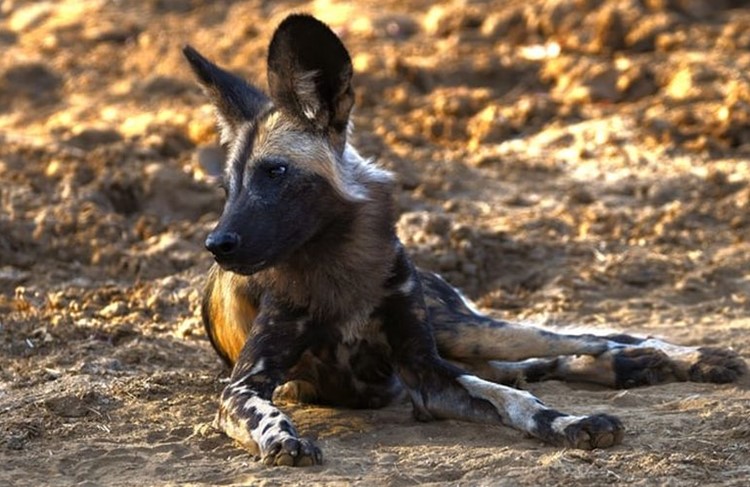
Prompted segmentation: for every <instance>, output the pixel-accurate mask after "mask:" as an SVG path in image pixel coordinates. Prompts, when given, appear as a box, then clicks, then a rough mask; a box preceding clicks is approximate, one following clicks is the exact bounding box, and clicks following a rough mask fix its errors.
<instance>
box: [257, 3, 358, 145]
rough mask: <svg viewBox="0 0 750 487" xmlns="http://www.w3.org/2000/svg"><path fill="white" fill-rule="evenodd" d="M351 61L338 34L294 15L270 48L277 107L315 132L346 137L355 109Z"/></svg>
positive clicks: (272, 90) (271, 87) (270, 83)
mask: <svg viewBox="0 0 750 487" xmlns="http://www.w3.org/2000/svg"><path fill="white" fill-rule="evenodd" d="M351 80H352V61H351V59H350V58H349V53H348V52H346V48H345V47H344V45H343V44H342V43H341V41H340V40H339V38H338V37H337V36H336V34H334V33H333V31H331V29H330V28H328V26H327V25H325V24H324V23H322V22H321V21H319V20H317V19H315V18H313V17H311V16H309V15H299V14H295V15H290V16H289V17H287V18H286V19H284V21H283V22H281V24H280V25H279V27H278V28H277V29H276V32H275V33H274V35H273V39H271V45H270V46H269V48H268V86H269V90H270V94H271V98H272V99H273V101H274V103H275V104H276V106H278V107H279V108H280V109H281V110H283V111H284V112H286V113H288V114H289V115H292V116H294V117H297V118H298V119H301V120H303V121H305V122H308V123H311V124H312V125H313V127H315V128H317V129H323V130H330V129H332V130H333V131H334V132H335V133H336V134H338V135H345V134H346V127H347V124H348V122H349V113H350V112H351V109H352V105H353V104H354V93H353V91H352V86H351Z"/></svg>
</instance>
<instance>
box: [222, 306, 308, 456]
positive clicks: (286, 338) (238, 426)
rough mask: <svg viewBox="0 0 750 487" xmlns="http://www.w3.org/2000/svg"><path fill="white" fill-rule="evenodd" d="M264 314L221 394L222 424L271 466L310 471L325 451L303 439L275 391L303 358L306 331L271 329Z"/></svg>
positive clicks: (294, 326) (295, 326) (275, 324)
mask: <svg viewBox="0 0 750 487" xmlns="http://www.w3.org/2000/svg"><path fill="white" fill-rule="evenodd" d="M267 321H268V320H267V316H265V315H263V314H261V315H260V316H259V317H258V319H257V320H256V323H255V325H254V328H253V332H252V334H251V336H250V337H249V338H248V340H247V343H246V344H245V346H244V348H243V349H242V353H241V354H240V358H239V360H238V361H237V364H236V365H235V367H234V370H233V371H232V376H231V379H230V383H229V384H228V385H227V386H226V387H225V388H224V391H223V392H222V394H221V403H220V405H219V412H218V414H217V416H216V424H217V426H218V427H219V428H220V429H222V430H223V431H224V432H225V433H226V434H227V435H228V436H229V437H231V438H233V439H235V440H236V441H238V442H239V443H240V444H242V445H243V446H244V447H245V448H247V449H248V450H250V451H251V452H253V453H255V454H257V455H259V456H260V459H261V460H262V461H263V463H265V464H266V465H286V466H309V465H315V464H319V463H321V461H322V455H321V452H320V449H319V448H318V447H317V446H316V445H315V444H314V443H313V442H312V441H311V440H309V439H306V438H302V437H300V435H299V433H298V432H297V429H296V428H295V427H294V424H293V423H292V420H291V419H290V418H289V416H287V415H286V414H284V413H283V412H281V411H280V410H279V409H278V408H277V407H276V406H275V405H274V404H273V403H272V402H271V397H272V395H273V391H274V389H275V388H276V386H278V385H279V384H280V383H281V382H282V380H283V378H284V376H285V374H286V372H287V371H288V370H289V368H291V367H292V365H294V363H295V362H296V361H297V360H298V359H299V356H300V354H301V352H302V343H304V337H303V336H302V333H301V330H303V329H304V328H305V327H304V326H302V325H304V323H303V322H302V320H300V319H297V320H296V322H290V323H289V325H288V326H286V325H285V324H284V323H283V322H279V320H278V316H275V317H274V318H273V321H271V323H270V325H272V326H268V325H269V323H268V322H267Z"/></svg>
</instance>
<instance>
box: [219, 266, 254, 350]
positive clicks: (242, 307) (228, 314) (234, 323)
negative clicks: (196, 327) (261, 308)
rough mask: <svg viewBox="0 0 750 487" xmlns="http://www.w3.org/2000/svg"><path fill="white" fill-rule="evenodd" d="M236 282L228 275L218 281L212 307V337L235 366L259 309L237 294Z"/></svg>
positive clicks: (220, 277) (222, 276)
mask: <svg viewBox="0 0 750 487" xmlns="http://www.w3.org/2000/svg"><path fill="white" fill-rule="evenodd" d="M235 279H237V278H236V277H234V276H233V275H231V274H228V273H226V274H223V275H221V276H219V277H218V278H217V279H216V281H215V282H214V289H213V292H212V293H211V304H210V307H209V312H210V314H211V338H212V339H213V341H214V343H215V344H216V346H217V347H218V348H219V349H221V350H222V352H223V353H224V354H226V356H227V358H228V359H229V360H230V361H231V362H232V363H236V362H237V359H238V358H239V356H240V352H241V351H242V347H243V346H244V345H245V341H247V336H248V334H249V333H250V328H251V327H252V324H253V322H254V321H255V317H256V315H257V314H258V310H257V308H256V307H255V306H253V304H252V303H250V302H249V301H248V300H247V299H244V298H243V295H242V293H239V292H237V289H236V283H235V282H234V280H235Z"/></svg>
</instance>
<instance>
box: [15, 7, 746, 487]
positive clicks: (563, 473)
mask: <svg viewBox="0 0 750 487" xmlns="http://www.w3.org/2000/svg"><path fill="white" fill-rule="evenodd" d="M744 3H745V2H740V1H733V0H712V1H707V0H705V1H704V0H690V1H680V0H673V1H666V0H665V1H658V0H649V1H635V0H628V1H615V0H585V1H579V0H531V1H526V2H505V1H502V0H454V1H445V2H437V3H436V2H432V1H426V0H418V1H415V2H396V1H393V0H387V1H385V2H371V1H358V2H353V3H352V2H340V1H336V0H316V1H313V2H309V3H303V2H295V1H290V2H260V1H255V0H248V1H232V2H199V1H189V2H188V1H170V0H148V1H143V2H137V3H136V2H105V1H99V0H94V1H87V2H77V1H73V0H62V1H39V2H23V1H15V0H10V1H7V0H6V1H4V2H0V50H2V52H3V55H2V56H0V208H1V209H0V459H2V464H3V465H4V469H3V472H2V473H0V483H2V484H4V485H67V484H87V485H161V484H176V483H179V484H245V483H256V482H257V483H261V482H262V483H273V484H276V483H280V482H310V481H312V482H319V483H341V482H345V483H358V484H364V485H373V484H394V485H402V484H414V483H440V484H455V483H459V482H464V483H470V484H481V485H488V484H492V485H506V484H507V485H555V484H561V485H562V484H565V485H570V484H573V483H584V484H601V483H616V482H627V483H637V484H645V485H648V484H655V483H658V484H672V483H674V484H679V485H698V484H705V483H707V482H710V483H716V484H726V485H743V484H744V482H745V481H746V479H747V477H748V474H749V473H750V472H749V471H748V467H747V465H748V464H750V446H748V445H749V444H748V437H750V429H748V427H747V425H746V411H747V409H748V407H750V392H748V381H747V379H744V380H743V382H741V383H740V384H738V385H727V386H712V385H703V384H670V385H667V386H663V387H652V388H643V389H635V390H628V391H610V390H599V389H597V390H590V389H589V388H581V387H579V386H576V385H570V384H561V383H556V382H550V383H545V384H536V385H533V386H530V389H531V390H533V392H535V393H536V394H538V395H539V396H541V397H542V398H543V399H544V400H545V401H546V402H549V403H550V404H554V405H555V406H559V407H560V408H563V409H565V410H569V411H573V412H581V413H583V412H592V411H606V412H610V413H613V414H617V415H618V416H620V417H621V418H622V419H623V421H624V422H625V424H626V425H627V428H628V432H627V437H626V440H625V443H624V444H623V445H622V446H619V447H616V448H613V449H611V450H606V451H594V452H578V451H567V450H560V449H558V448H552V447H547V446H543V445H541V444H540V443H539V442H537V441H535V440H531V439H526V438H521V437H520V435H519V434H518V433H516V432H514V431H511V430H508V429H504V428H501V427H493V428H490V429H487V428H486V427H484V426H478V425H466V424H460V423H454V422H450V421H447V422H439V423H432V424H418V423H415V422H414V421H413V420H412V419H411V417H410V414H409V408H408V406H407V405H406V404H398V405H395V406H393V407H390V408H387V409H385V410H380V411H357V412H353V411H344V410H331V409H326V408H315V407H298V408H294V409H293V416H294V418H295V421H296V422H297V423H298V424H299V426H300V428H301V429H303V430H304V431H305V432H307V433H309V434H312V435H314V436H317V437H318V438H319V440H320V444H321V446H322V448H323V449H324V454H325V455H326V458H327V461H326V463H325V464H324V465H323V466H322V467H316V468H312V469H308V470H306V471H302V472H299V471H293V472H292V471H290V470H288V469H267V468H265V467H262V466H260V465H258V464H257V463H255V462H253V461H252V460H251V458H250V457H249V456H248V455H247V454H246V453H245V452H243V451H241V450H238V449H236V448H234V447H233V446H232V445H231V443H230V442H229V441H228V440H226V438H225V437H223V436H222V435H220V434H218V433H217V432H215V431H214V430H213V429H212V428H211V427H210V426H209V424H210V422H211V420H212V417H213V413H214V410H215V405H216V398H217V395H218V391H219V390H220V389H221V382H220V378H221V377H223V376H224V375H225V371H223V370H222V368H221V366H220V364H219V362H218V360H217V359H216V358H215V356H214V355H213V352H212V351H211V350H210V346H209V345H208V343H207V340H206V337H205V334H204V333H203V330H202V326H201V324H200V320H199V316H198V305H199V300H200V288H201V282H202V275H203V274H204V272H205V270H206V269H207V268H208V266H209V265H210V258H209V256H208V255H207V254H206V253H205V252H204V251H203V250H202V242H203V239H204V236H205V235H206V233H207V232H208V231H209V230H210V228H211V227H212V224H213V222H214V221H215V220H216V219H217V217H218V214H219V212H220V211H221V206H222V200H221V198H222V193H221V190H220V189H218V186H217V185H216V182H215V179H216V177H215V174H216V173H217V171H219V170H220V167H221V163H222V160H221V155H220V152H218V151H217V147H216V146H217V140H216V136H215V133H214V128H213V118H212V117H213V116H212V112H211V108H210V106H209V105H208V104H207V102H206V100H205V98H204V97H203V95H202V94H201V93H200V91H199V89H198V88H197V87H196V85H195V84H194V83H193V81H192V79H191V77H190V73H189V70H188V69H187V67H186V65H185V63H184V62H183V61H182V59H181V54H180V48H181V46H182V45H183V44H185V43H190V44H192V45H194V46H196V47H198V48H200V50H201V51H202V52H204V53H205V54H206V55H207V56H209V57H211V58H213V59H215V60H216V61H217V62H219V63H220V64H223V65H226V66H229V67H230V68H232V69H233V70H236V71H237V72H240V73H242V74H243V75H245V76H247V77H249V78H250V79H252V80H254V81H256V82H257V83H259V84H261V85H263V84H264V83H265V81H264V76H265V75H264V62H265V49H266V47H267V43H268V40H269V38H270V35H271V33H272V31H273V28H274V27H275V25H276V24H277V23H278V21H279V20H280V19H281V18H283V17H284V16H285V15H286V14H287V13H289V12H292V11H299V10H305V11H308V12H311V13H313V14H315V15H317V16H319V17H320V18H321V19H323V20H324V21H326V22H328V23H329V24H330V25H331V26H332V27H333V28H334V29H335V30H336V31H337V32H338V33H339V34H340V35H341V37H342V38H343V40H344V42H345V43H346V44H347V46H348V47H349V49H350V51H351V53H352V56H353V62H354V66H355V71H356V73H355V83H356V89H357V108H356V113H355V118H354V122H355V125H356V127H357V130H356V133H355V135H354V142H355V143H356V144H357V145H358V147H359V148H360V150H361V152H362V153H363V154H366V155H369V156H374V157H376V158H377V159H378V160H379V161H380V163H381V164H383V165H384V166H386V167H388V168H389V169H392V170H394V171H396V172H397V173H398V175H399V181H400V190H399V194H398V203H399V205H400V208H401V211H402V217H401V218H400V221H399V233H400V235H401V236H402V238H403V240H404V241H405V242H406V243H407V245H408V247H409V248H410V249H411V251H412V254H413V255H414V257H415V259H416V261H417V262H418V263H419V264H420V265H423V266H425V267H429V268H431V269H434V270H437V271H440V272H441V273H442V274H443V275H445V276H446V277H447V278H448V280H449V281H451V282H453V283H454V284H456V285H458V286H460V287H461V288H462V289H464V291H465V292H466V293H467V294H468V295H469V296H471V297H472V298H474V299H476V300H477V301H478V303H479V304H480V305H481V306H483V307H485V308H486V309H488V310H489V311H490V312H495V313H498V314H501V315H502V316H503V317H508V318H513V319H530V320H534V321H538V322H545V323H548V324H555V323H574V324H583V325H588V326H589V327H592V328H594V329H596V328H602V329H603V328H605V327H610V328H614V329H627V330H628V331H631V332H634V333H643V334H657V335H660V336H665V337H668V338H670V339H671V340H673V341H677V342H679V343H684V344H690V345H693V344H707V345H717V346H731V347H733V348H734V349H735V350H737V351H738V352H740V353H741V354H743V355H744V356H745V357H746V358H750V338H748V337H750V334H748V331H750V300H749V299H748V296H750V258H748V256H749V255H750V243H748V242H750V217H749V216H748V215H750V162H748V160H750V159H748V155H749V154H750V135H748V134H750V82H749V80H748V76H747V73H748V72H750V56H749V55H748V48H750V9H748V8H746V7H744V6H743V5H744Z"/></svg>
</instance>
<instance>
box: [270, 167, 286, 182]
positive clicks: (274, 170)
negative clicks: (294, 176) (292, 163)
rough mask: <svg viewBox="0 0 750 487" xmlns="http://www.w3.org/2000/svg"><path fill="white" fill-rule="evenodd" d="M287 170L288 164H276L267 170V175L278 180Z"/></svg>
mask: <svg viewBox="0 0 750 487" xmlns="http://www.w3.org/2000/svg"><path fill="white" fill-rule="evenodd" d="M286 170H287V167H286V164H274V165H273V166H269V167H268V168H267V169H266V173H267V174H268V177H269V178H271V179H278V178H281V177H283V176H284V175H285V174H286Z"/></svg>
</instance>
